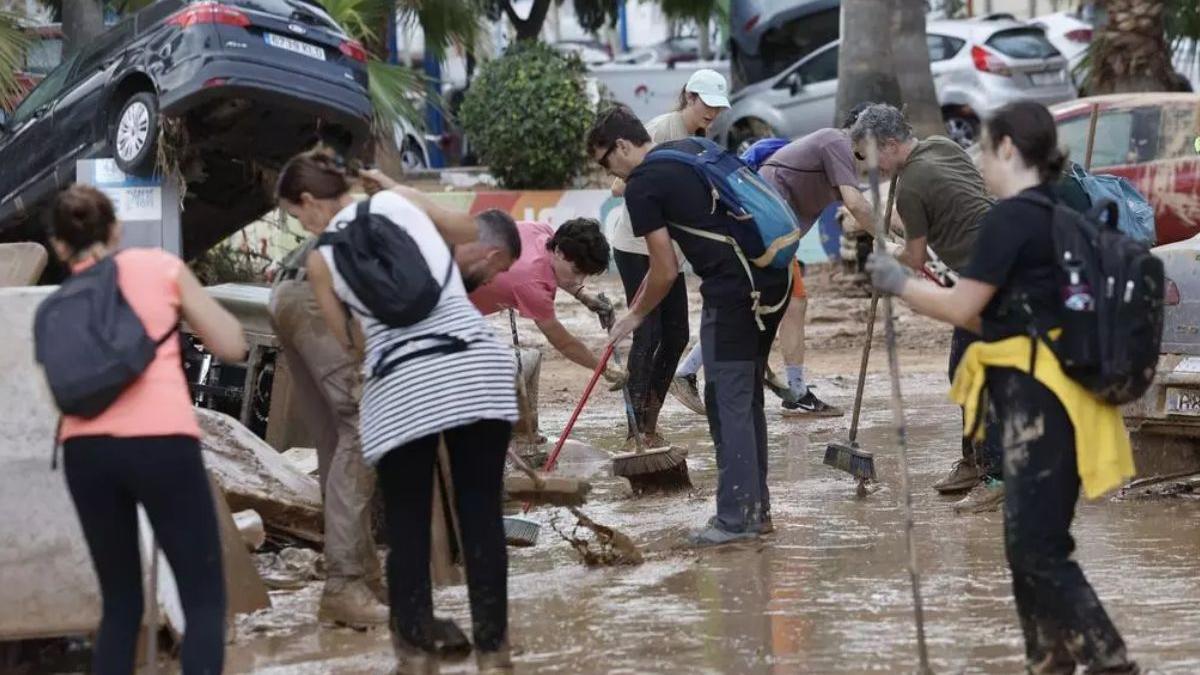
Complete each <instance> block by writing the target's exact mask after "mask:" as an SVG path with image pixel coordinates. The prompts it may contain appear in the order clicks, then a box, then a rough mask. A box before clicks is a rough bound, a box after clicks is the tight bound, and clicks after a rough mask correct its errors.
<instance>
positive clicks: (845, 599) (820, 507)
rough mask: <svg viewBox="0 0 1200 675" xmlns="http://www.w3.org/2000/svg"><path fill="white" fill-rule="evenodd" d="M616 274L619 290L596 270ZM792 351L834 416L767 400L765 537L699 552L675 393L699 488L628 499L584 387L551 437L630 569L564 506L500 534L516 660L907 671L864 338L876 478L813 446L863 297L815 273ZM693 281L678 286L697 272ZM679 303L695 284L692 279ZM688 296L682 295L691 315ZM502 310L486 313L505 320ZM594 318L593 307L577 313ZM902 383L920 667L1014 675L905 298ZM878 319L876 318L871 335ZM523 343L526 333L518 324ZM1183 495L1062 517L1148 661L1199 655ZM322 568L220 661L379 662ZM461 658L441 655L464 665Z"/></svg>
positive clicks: (875, 373)
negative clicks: (320, 605) (802, 338)
mask: <svg viewBox="0 0 1200 675" xmlns="http://www.w3.org/2000/svg"><path fill="white" fill-rule="evenodd" d="M602 283H603V285H604V286H605V287H606V288H608V290H609V291H610V294H611V291H612V288H614V287H615V286H614V285H613V284H612V283H611V282H609V281H605V282H602ZM809 285H810V292H811V295H812V298H813V299H812V300H811V305H810V308H809V332H810V337H809V354H808V367H809V369H810V370H811V372H812V373H813V378H814V379H815V381H816V383H817V384H818V386H819V389H818V391H819V392H820V393H821V395H822V396H823V397H824V398H826V399H828V400H830V401H831V402H834V403H836V404H838V405H843V406H845V407H846V408H847V416H846V417H844V418H833V419H824V420H798V419H795V418H784V417H782V416H781V415H780V414H779V404H778V401H777V400H774V399H772V398H771V397H770V395H768V423H769V427H770V433H771V441H772V443H771V466H770V470H771V482H770V485H771V490H772V508H773V514H774V520H775V525H776V532H775V534H773V535H771V536H769V537H766V538H765V539H764V540H763V541H762V542H761V543H757V544H754V545H742V546H732V547H727V548H724V549H719V550H708V551H703V552H696V551H692V550H687V549H685V548H683V547H682V546H681V543H682V540H683V537H684V535H685V532H686V531H687V529H688V528H690V527H695V526H699V525H701V524H702V523H703V522H704V521H705V520H706V519H707V518H708V517H709V516H710V515H711V512H712V509H713V504H712V493H713V489H714V486H715V460H714V457H713V448H712V442H711V440H710V439H709V437H708V434H707V430H706V427H705V424H704V420H703V419H702V418H700V417H698V416H696V415H694V414H693V413H691V412H689V411H687V410H686V409H685V408H683V407H682V406H681V405H679V404H678V403H677V402H675V401H673V400H672V401H671V402H669V403H668V404H667V407H666V408H665V409H664V414H663V423H662V427H663V432H664V433H665V434H666V435H667V437H668V438H669V439H671V440H672V441H674V442H675V443H676V444H680V445H686V446H687V447H688V449H689V451H690V455H689V459H688V464H689V469H690V472H691V477H692V481H693V483H694V484H695V489H694V490H693V491H692V492H691V493H690V494H684V495H676V496H672V497H652V498H639V499H634V498H631V497H630V496H629V493H628V488H627V487H626V484H625V482H624V481H623V480H620V479H614V478H611V477H609V476H608V473H609V466H610V462H609V460H608V457H609V454H608V453H609V452H611V451H614V450H616V449H618V448H619V447H620V445H621V444H622V442H623V441H624V415H623V412H622V409H621V407H620V399H619V398H618V395H617V394H614V393H610V392H607V391H604V392H601V393H599V394H598V395H596V396H595V397H594V398H593V400H592V401H591V402H590V403H589V405H588V407H587V409H586V410H585V412H584V414H583V416H582V418H581V420H580V422H579V423H578V425H577V426H576V428H575V431H574V432H573V434H572V438H574V439H578V440H580V441H584V442H585V443H587V444H589V445H590V446H591V447H587V448H582V449H581V448H578V447H576V448H573V449H572V451H571V452H569V453H567V454H564V456H563V458H562V460H561V464H560V469H559V470H560V471H562V472H563V473H564V474H568V475H576V476H582V477H587V478H588V479H589V480H591V481H592V483H593V486H594V490H593V492H592V494H591V496H590V498H589V503H588V504H587V505H586V506H585V507H584V509H583V510H584V512H585V513H587V514H588V515H589V516H591V517H592V518H594V519H595V520H596V521H598V522H601V523H603V524H606V525H610V526H613V527H616V528H618V529H620V530H621V531H623V532H625V533H626V534H628V535H630V536H631V537H632V538H633V539H634V540H635V541H636V542H637V543H638V545H639V546H641V548H642V552H643V553H644V555H645V563H644V564H642V565H641V566H639V567H610V568H595V569H588V568H586V567H584V566H583V565H582V564H581V563H580V561H579V558H578V556H577V555H576V553H575V552H574V551H573V550H572V549H571V548H570V547H569V546H568V545H567V544H566V543H565V542H564V541H563V540H562V539H561V538H560V537H559V536H558V535H556V534H555V532H554V531H553V530H552V529H551V527H553V526H555V525H557V526H558V527H560V528H567V529H569V528H570V526H571V525H572V523H573V519H572V518H571V517H570V515H569V514H567V513H566V512H565V511H563V510H553V509H546V508H541V509H537V510H535V511H533V512H532V513H531V514H530V517H532V518H533V519H535V520H537V521H538V522H540V523H542V525H543V527H542V530H541V538H540V541H539V543H538V545H537V546H536V547H534V548H529V549H513V548H510V549H509V554H510V577H509V589H510V603H511V604H510V624H511V638H512V642H513V645H514V650H515V657H516V660H517V666H518V672H530V673H534V672H543V673H550V672H563V673H566V672H570V673H649V672H677V673H684V672H687V673H702V672H711V673H768V672H770V673H834V672H838V673H866V672H880V673H898V672H906V671H907V672H911V671H912V670H913V669H914V666H915V663H916V659H915V637H914V635H915V634H914V628H913V616H912V604H911V600H912V596H911V590H910V586H909V581H908V574H907V571H906V569H905V566H904V556H905V543H904V536H903V527H902V523H903V519H902V512H901V509H900V499H901V493H900V474H899V471H900V467H899V465H898V463H897V458H896V453H895V451H894V448H893V444H892V440H891V439H892V432H891V427H890V420H891V413H890V410H889V408H888V398H887V391H888V388H887V375H886V370H885V365H886V362H885V356H884V352H883V350H882V349H879V350H877V351H876V352H875V353H874V354H873V358H872V368H871V375H870V378H869V380H868V387H867V395H866V401H865V403H864V412H863V429H862V432H861V436H860V440H861V442H862V443H863V445H864V446H865V447H866V448H868V449H871V450H874V451H875V453H876V455H875V456H876V466H877V469H878V473H879V477H880V480H881V482H882V484H883V486H882V489H880V490H879V491H878V492H876V493H874V494H872V495H870V496H868V497H867V498H865V499H858V498H856V496H855V489H854V483H853V482H852V480H851V479H850V478H849V477H847V476H845V475H844V474H839V473H837V472H835V471H833V470H832V469H829V468H828V467H825V466H823V465H822V463H821V459H822V456H823V452H824V448H825V445H826V443H827V442H829V441H832V440H838V439H842V438H843V437H844V436H845V434H846V431H847V428H848V426H849V414H848V412H849V407H850V404H851V403H852V399H853V382H854V375H855V372H856V368H857V365H858V358H859V351H858V350H859V348H860V346H861V337H860V336H861V324H862V321H863V318H864V317H865V306H866V300H865V299H861V298H848V297H831V296H833V295H835V294H837V295H839V296H840V295H842V294H840V293H836V291H834V290H833V289H832V288H829V287H827V285H826V284H824V283H823V282H821V281H819V280H818V279H816V278H812V281H810V284H809ZM693 291H694V289H693ZM693 300H696V298H695V295H694V294H693ZM698 305H699V303H698V302H693V307H692V309H693V312H695V311H696V310H698ZM559 309H560V312H561V313H562V314H563V315H564V316H563V318H564V323H567V324H568V325H569V326H570V327H571V328H572V330H576V329H578V332H579V333H580V334H583V335H587V336H590V338H591V339H592V340H593V341H594V342H593V344H594V345H599V344H601V342H602V339H603V338H602V335H601V333H600V331H599V329H598V328H592V327H589V326H588V325H587V324H588V322H594V318H593V317H591V316H590V315H587V314H585V313H584V312H582V311H577V310H576V309H575V308H574V307H573V306H572V305H571V304H570V303H569V302H568V301H566V300H564V299H563V298H562V297H561V294H560V299H559ZM506 323H507V320H505V321H504V322H501V321H499V320H497V322H496V326H497V329H498V330H502V329H503V332H502V333H501V334H507V330H506V328H507V326H506V325H504V324H506ZM593 325H594V324H593ZM899 325H900V327H901V330H902V331H903V335H902V344H903V350H902V369H903V390H904V394H905V404H906V407H907V410H906V412H907V419H908V421H909V440H910V458H911V462H912V466H911V480H912V485H913V488H914V505H915V509H916V512H915V515H916V536H917V541H918V555H919V558H920V563H921V569H922V574H923V591H924V596H925V602H926V621H927V628H928V634H929V648H930V654H931V659H932V665H933V668H934V669H935V671H936V672H942V673H959V672H966V673H1013V672H1018V671H1019V670H1020V669H1021V667H1022V664H1023V653H1022V652H1023V643H1022V638H1021V634H1020V632H1019V629H1018V624H1017V617H1016V614H1015V610H1014V607H1013V601H1012V594H1011V590H1010V586H1009V575H1008V571H1007V568H1006V566H1005V562H1004V554H1003V545H1002V519H1001V515H1000V514H999V513H989V514H983V515H976V516H956V515H955V514H954V513H953V511H952V509H951V505H952V503H953V500H951V499H947V498H944V497H939V496H938V495H937V494H936V493H935V492H933V491H932V490H931V489H930V488H929V485H930V484H931V483H933V482H934V481H935V480H936V479H937V478H939V477H940V476H941V475H942V474H943V473H944V472H945V471H946V470H947V469H948V468H949V466H950V464H951V463H952V462H953V460H954V459H955V457H956V455H957V453H958V451H959V450H958V435H959V427H958V425H959V422H958V417H959V416H958V411H957V409H956V408H955V407H953V406H952V405H951V404H950V403H948V401H947V398H946V389H947V384H946V373H945V351H946V343H947V337H948V336H946V335H943V334H942V331H941V330H940V329H938V328H937V327H935V326H933V325H932V324H930V323H927V322H925V321H924V320H921V319H917V318H915V317H913V316H912V315H908V314H905V315H902V317H901V321H900V322H899ZM880 332H882V331H880ZM522 340H524V341H526V342H527V343H528V344H531V345H536V344H538V343H539V341H540V340H541V338H540V336H538V335H536V330H535V329H533V327H532V326H528V325H526V326H522ZM546 356H547V358H546V361H545V363H544V364H543V367H542V382H541V426H542V430H543V432H544V433H546V434H547V435H548V436H551V437H553V436H554V435H555V434H556V433H557V430H561V428H562V426H563V425H564V424H565V422H566V419H567V417H568V415H569V414H570V411H571V408H572V407H573V405H574V403H575V400H576V397H577V396H578V394H579V392H580V391H581V390H582V388H583V386H584V384H585V382H586V379H587V374H586V373H584V372H582V370H581V369H579V368H577V367H575V366H572V365H570V364H568V363H566V362H565V361H563V360H562V359H561V358H558V357H555V356H552V355H551V354H550V353H549V352H547V353H546ZM1197 522H1200V500H1196V499H1192V498H1176V499H1171V500H1167V501H1119V500H1103V501H1100V502H1097V503H1081V505H1080V508H1079V516H1078V519H1077V521H1076V525H1075V528H1074V534H1075V536H1076V540H1077V543H1078V551H1077V558H1078V559H1079V560H1080V562H1081V563H1082V565H1083V568H1084V570H1085V572H1086V573H1087V574H1088V576H1089V578H1090V579H1091V581H1092V583H1093V584H1094V585H1095V587H1096V589H1097V591H1098V592H1099V594H1100V597H1101V599H1102V600H1103V602H1104V603H1105V605H1106V607H1107V609H1108V611H1109V612H1110V614H1111V615H1112V617H1113V619H1114V621H1115V623H1116V624H1117V626H1119V627H1120V629H1121V630H1122V631H1123V633H1124V635H1125V638H1126V640H1127V642H1128V643H1129V647H1130V650H1131V652H1132V654H1133V656H1134V657H1135V658H1136V659H1137V660H1138V661H1139V662H1140V663H1141V664H1142V666H1143V667H1149V668H1152V669H1155V670H1154V672H1165V673H1196V672H1200V535H1197V530H1196V528H1195V524H1196V523H1197ZM319 592H320V584H319V582H318V583H313V584H310V585H308V586H307V587H305V588H303V589H300V590H293V591H274V592H273V593H272V601H273V604H274V608H273V609H271V610H269V611H267V612H264V613H261V614H259V615H256V616H252V617H243V618H242V619H241V620H240V621H239V623H238V626H237V635H236V639H235V641H234V643H233V644H232V645H231V646H230V650H229V653H228V660H227V666H228V672H231V673H264V674H265V673H280V674H282V673H289V674H291V673H347V674H351V673H383V672H387V671H388V669H389V668H390V667H391V666H392V663H393V661H392V655H391V650H390V648H389V645H388V638H387V633H386V631H382V630H380V631H374V632H366V633H358V632H354V631H351V630H346V629H335V628H330V627H323V626H320V625H318V624H317V622H316V619H315V615H316V609H317V601H318V597H319ZM435 598H436V605H437V608H438V612H439V614H442V615H449V616H453V617H454V618H455V619H457V620H458V621H459V623H460V625H463V626H464V627H465V626H469V625H470V619H469V612H468V610H467V603H466V590H465V587H456V588H451V589H442V590H439V591H437V592H436V594H435ZM473 668H474V666H473V664H472V665H468V664H463V665H461V666H453V665H446V666H444V667H443V672H473Z"/></svg>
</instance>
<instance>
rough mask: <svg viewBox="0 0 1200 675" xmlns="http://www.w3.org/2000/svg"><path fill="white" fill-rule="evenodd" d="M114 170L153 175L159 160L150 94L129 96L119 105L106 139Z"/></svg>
mask: <svg viewBox="0 0 1200 675" xmlns="http://www.w3.org/2000/svg"><path fill="white" fill-rule="evenodd" d="M108 145H109V150H111V151H112V156H113V161H114V162H116V163H117V168H119V169H120V170H121V171H124V172H125V173H127V174H130V175H133V176H149V175H151V174H153V173H154V169H155V167H156V165H157V163H158V162H157V160H158V101H157V100H156V98H155V96H154V94H153V93H151V92H146V91H143V92H139V93H137V94H134V95H133V96H130V97H129V98H128V99H126V100H125V103H124V104H123V105H122V106H121V110H120V112H119V113H117V116H116V118H115V120H114V122H113V125H112V130H111V132H110V137H109V139H108Z"/></svg>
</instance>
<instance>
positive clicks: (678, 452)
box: [613, 445, 692, 494]
mask: <svg viewBox="0 0 1200 675" xmlns="http://www.w3.org/2000/svg"><path fill="white" fill-rule="evenodd" d="M613 475H614V476H620V477H622V478H625V479H627V480H628V481H629V486H630V487H631V488H633V492H634V494H644V493H647V492H674V491H677V490H687V489H688V488H690V487H692V481H691V479H690V478H689V477H688V469H687V450H685V449H683V448H680V447H677V446H674V445H672V446H669V447H665V448H651V449H648V450H643V451H641V452H627V453H624V454H621V455H617V456H615V457H613Z"/></svg>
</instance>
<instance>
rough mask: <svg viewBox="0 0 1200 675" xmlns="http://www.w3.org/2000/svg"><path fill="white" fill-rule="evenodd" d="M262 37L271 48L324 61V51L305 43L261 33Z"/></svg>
mask: <svg viewBox="0 0 1200 675" xmlns="http://www.w3.org/2000/svg"><path fill="white" fill-rule="evenodd" d="M263 37H264V38H266V40H267V44H269V45H271V46H272V47H279V48H280V49H286V50H288V51H289V52H296V53H297V54H303V55H305V56H307V57H309V58H313V59H317V60H318V61H324V60H325V50H324V49H322V48H320V47H318V46H316V45H310V44H308V43H307V42H301V41H299V40H293V39H292V38H289V37H284V36H282V35H276V34H274V33H263Z"/></svg>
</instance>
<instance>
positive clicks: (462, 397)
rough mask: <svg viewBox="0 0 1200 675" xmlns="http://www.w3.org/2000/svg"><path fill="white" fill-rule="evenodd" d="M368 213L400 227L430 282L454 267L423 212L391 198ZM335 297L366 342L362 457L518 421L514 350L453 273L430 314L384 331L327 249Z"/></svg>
mask: <svg viewBox="0 0 1200 675" xmlns="http://www.w3.org/2000/svg"><path fill="white" fill-rule="evenodd" d="M356 208H357V205H351V206H348V207H346V208H345V209H343V210H342V211H341V212H339V213H338V214H337V215H336V216H334V217H333V220H331V221H330V224H329V230H336V229H341V228H342V227H345V225H346V224H347V223H348V222H349V221H350V220H352V219H353V218H354V212H355V209H356ZM371 213H376V214H380V215H382V216H385V217H387V218H388V219H390V220H391V221H392V222H394V223H396V224H397V225H398V226H399V227H403V228H404V229H405V230H406V231H407V232H408V234H409V235H410V236H411V237H412V238H413V240H414V241H415V242H416V243H417V246H418V247H420V249H421V253H422V255H423V256H424V257H425V262H426V263H427V264H428V265H429V269H430V271H431V272H432V273H433V275H434V278H435V279H438V280H439V281H440V280H441V279H442V278H443V277H444V275H445V270H446V267H447V265H450V264H451V263H452V258H451V251H450V248H449V247H448V246H447V245H446V243H445V241H444V240H443V239H442V237H441V235H440V234H439V233H438V231H437V228H436V227H435V226H434V224H433V222H432V221H430V220H429V217H428V216H427V215H426V214H425V212H424V211H422V210H421V209H419V208H417V207H416V206H414V205H413V204H412V203H410V202H409V201H408V200H406V199H404V198H403V197H401V196H400V195H397V194H396V193H394V192H381V193H379V194H377V195H375V196H374V197H373V198H372V199H371ZM319 250H320V252H321V255H322V256H323V257H324V259H325V262H326V264H328V266H329V269H330V271H331V272H332V276H333V286H334V292H335V293H337V295H338V297H339V298H340V299H341V300H342V301H343V302H345V303H346V304H347V305H349V306H351V307H352V308H354V315H355V317H356V318H357V320H358V321H359V323H360V325H361V326H362V329H363V334H364V335H365V336H366V341H367V344H366V355H365V358H364V360H363V380H364V383H363V394H362V401H361V403H360V405H359V433H360V436H361V437H362V447H363V456H364V458H365V459H366V461H367V463H369V464H371V465H374V464H377V463H378V462H379V460H380V459H382V458H383V456H384V455H385V454H386V453H387V452H389V451H391V450H393V449H395V448H397V447H399V446H401V445H404V444H406V443H410V442H412V441H415V440H417V439H419V438H422V437H425V436H429V435H431V434H437V433H440V432H442V431H445V430H447V429H453V428H455V427H461V426H464V425H467V424H471V423H473V422H478V421H480V420H506V421H509V422H515V421H516V420H517V398H516V392H515V389H514V385H513V382H514V380H515V378H516V364H515V362H514V360H513V355H512V350H511V349H509V348H508V347H507V346H505V345H504V344H502V343H501V342H500V341H499V340H498V339H497V338H496V336H495V334H494V333H493V332H492V330H491V328H490V327H489V326H488V325H487V323H486V322H485V321H484V319H483V317H482V316H481V315H480V314H479V311H478V310H477V309H475V306H474V305H472V304H471V302H470V301H469V300H468V299H467V293H466V289H465V288H464V286H463V282H462V277H461V276H460V275H459V272H458V269H457V267H456V268H454V269H453V270H452V271H451V274H450V280H449V282H447V284H446V286H445V288H443V289H442V296H441V300H440V302H438V305H437V307H435V308H434V310H433V312H432V313H431V314H430V315H429V316H428V317H426V318H425V319H423V320H422V321H419V322H417V323H415V324H413V325H412V326H407V327H403V328H398V327H392V326H387V325H385V324H383V323H381V322H379V321H377V320H375V318H374V317H372V316H371V315H370V313H369V312H367V311H366V308H365V307H364V305H363V304H362V302H360V301H359V300H358V298H356V297H355V296H354V293H353V291H351V290H350V288H349V286H347V285H346V281H345V279H344V278H343V277H342V275H341V274H340V273H338V270H337V264H336V262H335V261H334V259H333V250H332V248H331V247H329V246H322V247H320V248H319Z"/></svg>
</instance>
